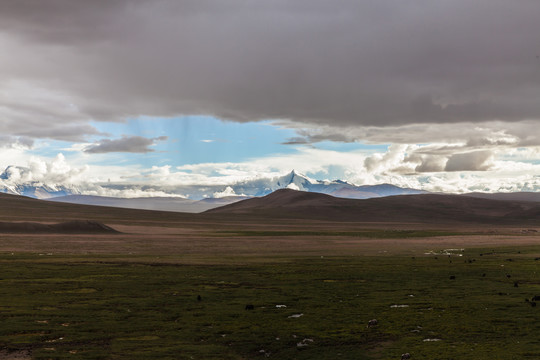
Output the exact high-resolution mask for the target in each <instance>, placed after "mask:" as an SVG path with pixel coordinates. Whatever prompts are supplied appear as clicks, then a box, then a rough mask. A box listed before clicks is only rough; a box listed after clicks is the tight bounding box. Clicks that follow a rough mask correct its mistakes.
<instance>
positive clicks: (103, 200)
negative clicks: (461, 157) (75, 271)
mask: <svg viewBox="0 0 540 360" xmlns="http://www.w3.org/2000/svg"><path fill="white" fill-rule="evenodd" d="M7 176H8V174H7V169H6V171H4V173H2V174H0V180H2V179H7ZM2 186H3V188H2ZM101 186H102V187H104V188H110V189H115V190H119V189H120V188H118V186H117V185H111V184H105V185H101ZM125 188H126V187H125V186H124V187H123V188H122V189H125ZM279 189H291V190H300V191H304V192H310V193H320V194H327V195H332V196H334V197H338V198H348V199H371V198H380V197H387V196H395V195H414V194H428V192H426V191H423V190H416V189H410V188H401V187H398V186H394V185H390V184H379V185H361V186H358V185H354V184H351V183H348V182H346V181H342V180H313V179H310V178H309V177H307V176H305V175H302V174H299V173H297V172H296V171H294V170H293V171H291V172H290V173H288V174H286V175H284V176H279V177H274V178H258V179H250V180H246V181H241V182H238V183H235V184H231V185H213V186H194V185H191V186H182V187H176V188H174V189H173V191H171V192H174V193H178V194H185V195H187V196H188V198H182V197H139V198H116V197H103V196H94V195H84V194H83V191H82V190H81V189H80V188H78V187H76V186H70V187H67V186H63V185H47V184H42V183H39V182H36V183H31V184H24V185H9V186H8V185H5V184H4V185H2V183H1V182H0V191H1V192H5V193H9V194H15V195H24V196H28V197H32V198H37V199H46V200H51V201H56V202H66V203H72V204H84V205H99V206H110V207H121V208H130V209H146V210H163V211H176V212H190V213H198V212H202V211H206V210H209V209H213V208H216V207H220V206H224V205H228V204H232V203H235V202H237V201H240V200H245V199H247V198H251V197H262V196H266V195H268V194H270V193H272V192H274V191H276V190H279ZM140 190H142V191H144V190H145V188H140ZM464 195H465V196H471V197H478V198H485V199H499V200H516V201H535V202H538V201H540V193H498V194H486V193H471V194H464Z"/></svg>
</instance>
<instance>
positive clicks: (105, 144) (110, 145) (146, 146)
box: [83, 136, 168, 154]
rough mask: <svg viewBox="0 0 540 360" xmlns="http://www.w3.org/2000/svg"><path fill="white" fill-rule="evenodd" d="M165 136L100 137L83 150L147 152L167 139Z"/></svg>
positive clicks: (98, 152) (97, 152) (95, 152)
mask: <svg viewBox="0 0 540 360" xmlns="http://www.w3.org/2000/svg"><path fill="white" fill-rule="evenodd" d="M167 138H168V137H167V136H160V137H156V138H151V139H149V138H145V137H142V136H123V137H122V138H120V139H115V140H110V139H101V140H100V141H98V142H97V143H96V144H92V145H89V146H87V147H86V148H85V149H84V150H83V151H84V152H86V153H89V154H103V153H111V152H129V153H148V152H153V151H155V150H154V149H151V148H150V146H154V145H156V142H158V141H165V140H167Z"/></svg>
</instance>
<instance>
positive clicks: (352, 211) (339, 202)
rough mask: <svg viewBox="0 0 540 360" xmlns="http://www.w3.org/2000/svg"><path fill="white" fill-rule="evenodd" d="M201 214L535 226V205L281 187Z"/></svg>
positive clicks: (539, 208) (539, 213)
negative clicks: (351, 194) (345, 195)
mask: <svg viewBox="0 0 540 360" xmlns="http://www.w3.org/2000/svg"><path fill="white" fill-rule="evenodd" d="M206 214H224V215H225V214H226V215H232V214H235V215H237V216H258V217H270V218H305V219H321V220H327V221H359V222H426V223H435V222H438V223H459V222H465V223H470V222H479V223H490V222H493V223H501V222H504V223H527V224H538V223H539V221H540V205H539V204H537V203H534V202H519V201H500V200H491V199H481V198H473V197H466V196H457V195H436V194H422V195H402V196H389V197H380V198H373V199H364V200H358V199H344V198H337V197H333V196H330V195H325V194H318V193H309V192H301V191H294V190H289V189H283V190H277V191H275V192H274V193H272V194H270V195H267V196H264V197H261V198H253V199H248V200H244V201H240V202H237V203H234V204H230V205H226V206H223V207H220V208H216V209H212V210H208V211H206Z"/></svg>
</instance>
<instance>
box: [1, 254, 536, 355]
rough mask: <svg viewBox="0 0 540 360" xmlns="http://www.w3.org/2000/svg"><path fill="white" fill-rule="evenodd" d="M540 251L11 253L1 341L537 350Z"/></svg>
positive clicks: (274, 349) (364, 350)
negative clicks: (203, 260)
mask: <svg viewBox="0 0 540 360" xmlns="http://www.w3.org/2000/svg"><path fill="white" fill-rule="evenodd" d="M539 252H540V248H538V247H522V248H517V247H516V248H509V247H508V248H504V249H503V248H495V249H466V250H465V251H463V252H461V250H456V251H453V252H452V254H451V255H450V256H448V255H447V254H443V253H442V252H441V253H439V254H431V255H424V254H420V253H418V254H417V255H416V256H414V257H413V256H405V255H402V256H396V255H387V256H374V257H370V256H350V257H322V258H321V257H309V256H305V257H298V258H280V259H277V258H276V259H275V261H274V259H272V258H270V259H266V260H265V261H261V259H258V260H257V261H253V262H244V263H243V264H221V265H208V264H204V265H186V264H182V263H181V262H179V261H175V259H174V257H173V256H171V257H170V258H166V259H163V258H162V259H159V262H158V261H156V259H155V258H151V257H149V256H132V257H129V256H127V257H126V256H124V257H123V258H122V259H119V258H115V257H114V256H109V257H107V256H100V257H97V256H96V257H91V256H82V255H81V256H75V255H73V256H60V255H51V256H47V255H38V254H28V253H27V254H11V253H4V254H0V266H1V269H2V271H1V273H0V349H4V350H3V351H4V354H8V353H9V352H14V353H16V352H17V351H18V352H21V351H25V353H27V354H31V356H32V358H33V359H265V358H270V359H400V356H401V354H402V353H405V352H409V353H410V354H411V355H412V359H460V360H463V359H475V360H479V359H538V358H540V342H539V341H538V334H539V333H540V321H539V319H540V304H539V306H537V307H533V306H531V305H530V303H529V302H526V301H525V299H530V298H531V297H532V296H534V295H540V272H539V269H540V267H539V265H540V261H538V260H536V256H537V255H536V254H538V253H539ZM451 276H454V277H455V279H452V280H451V279H450V277H451ZM515 283H517V287H516V286H515ZM198 295H200V296H201V300H200V301H198V299H197V296H198ZM247 304H252V305H253V307H254V309H253V310H246V309H245V306H246V305H247ZM277 305H285V306H279V307H278V306H277ZM300 314H302V315H301V316H300ZM370 319H377V320H378V325H377V326H375V327H371V328H368V327H367V323H368V321H369V320H370Z"/></svg>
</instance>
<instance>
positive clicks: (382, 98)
mask: <svg viewBox="0 0 540 360" xmlns="http://www.w3.org/2000/svg"><path fill="white" fill-rule="evenodd" d="M538 14H540V2H538V1H536V0H514V1H507V0H476V1H469V0H440V1H429V0H408V1H403V0H378V1H371V0H334V1H327V0H295V1H286V0H272V1H257V0H229V1H221V0H182V1H173V0H114V1H110V0H95V1H73V0H45V1H44V0H18V1H8V0H0V53H1V54H2V56H1V57H0V173H1V172H3V175H2V176H1V178H0V182H2V184H11V185H13V184H35V183H42V184H47V185H50V186H56V185H58V186H60V185H62V186H77V187H78V189H80V190H81V191H82V192H83V193H84V192H85V191H90V190H92V189H93V190H92V191H95V189H96V188H99V189H102V188H103V187H106V186H107V185H110V184H114V185H118V186H121V187H122V188H123V189H125V191H124V192H122V191H120V192H118V191H117V192H116V193H115V194H114V195H115V196H153V195H167V194H173V193H174V192H175V190H174V189H177V188H180V187H182V186H187V185H194V184H199V185H224V186H225V185H227V184H232V183H235V182H238V181H243V180H247V179H257V178H264V177H275V176H278V175H283V174H285V173H288V172H290V171H291V170H293V169H294V170H296V171H298V172H300V173H304V174H306V175H307V176H309V177H311V178H313V179H320V180H323V179H341V180H346V181H349V182H351V183H354V184H358V185H364V184H378V183H392V184H394V185H397V186H406V187H413V188H418V189H424V190H428V191H443V192H452V193H463V192H469V191H486V192H497V191H505V192H506V191H535V192H538V191H540V101H539V100H540V37H539V36H538V34H540V21H538ZM2 184H0V185H2ZM133 189H137V191H133Z"/></svg>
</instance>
